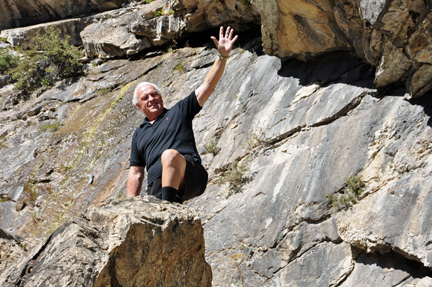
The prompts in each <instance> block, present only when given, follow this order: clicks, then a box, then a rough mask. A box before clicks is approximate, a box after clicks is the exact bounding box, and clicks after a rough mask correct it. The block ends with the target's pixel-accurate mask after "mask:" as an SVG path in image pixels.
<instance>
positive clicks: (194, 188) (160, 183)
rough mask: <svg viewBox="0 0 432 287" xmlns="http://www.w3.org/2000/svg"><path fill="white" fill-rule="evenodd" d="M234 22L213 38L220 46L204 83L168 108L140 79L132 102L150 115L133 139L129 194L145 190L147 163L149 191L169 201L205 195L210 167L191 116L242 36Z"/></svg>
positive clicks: (151, 85)
mask: <svg viewBox="0 0 432 287" xmlns="http://www.w3.org/2000/svg"><path fill="white" fill-rule="evenodd" d="M233 33H234V30H233V29H231V27H228V28H227V29H226V32H225V33H224V29H223V27H221V28H220V32H219V41H218V40H217V39H216V38H215V37H211V39H212V40H213V42H214V43H215V45H216V48H217V49H218V57H217V58H216V60H215V62H214V64H213V66H212V68H211V69H210V71H209V72H208V74H207V76H206V78H205V80H204V83H203V84H201V86H199V87H198V88H197V89H196V90H195V91H194V92H192V93H191V94H190V95H189V96H188V97H186V98H184V99H183V100H181V101H179V102H178V103H177V104H175V105H174V106H173V107H172V108H171V109H170V110H167V109H165V108H164V107H163V100H162V96H161V92H160V90H159V88H158V87H157V86H156V85H154V84H151V83H147V82H145V83H141V84H139V85H138V86H137V87H136V89H135V92H134V100H133V103H134V104H135V105H136V106H137V107H138V108H139V109H140V111H142V112H143V113H144V114H145V116H146V118H145V120H144V122H143V123H142V124H141V125H140V126H139V127H138V128H137V129H136V130H135V132H134V135H133V138H132V147H131V158H130V165H131V166H130V170H129V175H128V182H127V192H126V194H127V196H128V197H130V196H137V195H139V194H140V192H141V187H142V182H143V179H144V168H146V169H147V173H148V182H149V185H148V188H147V193H148V194H150V195H154V196H156V197H158V198H161V199H163V200H168V201H170V202H180V203H181V202H183V201H185V200H188V199H190V198H193V197H196V196H199V195H201V194H202V193H203V192H204V190H205V188H206V185H207V179H208V175H207V171H206V170H205V169H204V167H203V166H202V165H201V158H200V156H199V155H198V151H197V149H196V144H195V138H194V135H193V131H192V119H193V118H194V116H195V115H196V114H197V113H198V112H199V111H200V110H201V108H202V107H203V105H204V103H205V102H206V101H207V99H208V98H209V97H210V95H211V94H212V93H213V91H214V89H215V88H216V85H217V83H218V82H219V80H220V78H221V77H222V74H223V72H224V70H225V65H226V61H227V59H228V56H229V54H230V52H231V49H232V46H233V44H234V42H235V41H236V40H237V38H238V36H235V37H234V38H233Z"/></svg>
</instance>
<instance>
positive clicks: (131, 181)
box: [126, 165, 144, 197]
mask: <svg viewBox="0 0 432 287" xmlns="http://www.w3.org/2000/svg"><path fill="white" fill-rule="evenodd" d="M143 180H144V167H143V166H135V165H131V167H130V169H129V174H128V180H127V188H126V197H131V196H138V195H139V194H140V193H141V187H142V183H143Z"/></svg>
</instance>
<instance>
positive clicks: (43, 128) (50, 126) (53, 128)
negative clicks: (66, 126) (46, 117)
mask: <svg viewBox="0 0 432 287" xmlns="http://www.w3.org/2000/svg"><path fill="white" fill-rule="evenodd" d="M59 127H60V123H59V122H58V121H55V122H51V123H44V124H41V125H40V126H39V129H40V130H41V131H47V130H49V131H52V132H55V131H56V130H58V129H59Z"/></svg>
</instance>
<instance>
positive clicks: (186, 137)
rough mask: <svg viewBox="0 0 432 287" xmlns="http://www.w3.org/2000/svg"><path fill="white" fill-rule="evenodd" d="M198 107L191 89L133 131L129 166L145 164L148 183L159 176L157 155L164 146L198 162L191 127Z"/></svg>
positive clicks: (159, 154) (159, 159)
mask: <svg viewBox="0 0 432 287" xmlns="http://www.w3.org/2000/svg"><path fill="white" fill-rule="evenodd" d="M200 110H201V106H200V105H199V103H198V99H197V97H196V95H195V92H192V93H191V94H190V95H189V96H187V97H186V98H184V99H183V100H181V101H179V102H178V103H176V104H175V105H174V106H173V107H172V108H171V109H169V110H167V109H164V111H163V112H162V114H161V115H160V116H159V117H157V118H156V120H155V121H154V123H153V124H150V122H149V121H148V118H145V119H144V122H143V123H142V124H141V125H140V126H139V127H138V128H137V129H136V130H135V132H134V134H133V137H132V147H131V156H130V165H135V166H145V167H146V169H147V172H148V180H147V182H148V184H150V183H152V182H153V181H154V180H155V179H157V178H159V177H161V176H162V163H161V155H162V153H163V152H164V151H165V150H167V149H175V150H177V151H178V152H179V153H181V154H182V155H190V156H191V157H192V158H193V159H194V160H195V161H197V162H199V163H201V158H200V156H199V154H198V151H197V148H196V144H195V137H194V134H193V130H192V120H193V118H194V117H195V115H196V114H197V113H198V112H199V111H200Z"/></svg>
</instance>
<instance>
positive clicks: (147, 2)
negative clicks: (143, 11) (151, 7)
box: [143, 0, 154, 4]
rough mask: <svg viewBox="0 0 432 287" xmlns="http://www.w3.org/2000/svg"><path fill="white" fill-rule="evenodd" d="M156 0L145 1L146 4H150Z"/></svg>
mask: <svg viewBox="0 0 432 287" xmlns="http://www.w3.org/2000/svg"><path fill="white" fill-rule="evenodd" d="M153 1H154V0H144V1H143V2H144V3H146V4H150V3H151V2H153Z"/></svg>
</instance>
